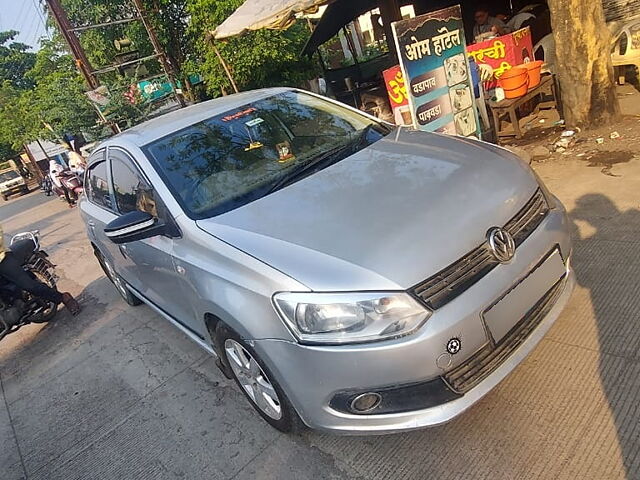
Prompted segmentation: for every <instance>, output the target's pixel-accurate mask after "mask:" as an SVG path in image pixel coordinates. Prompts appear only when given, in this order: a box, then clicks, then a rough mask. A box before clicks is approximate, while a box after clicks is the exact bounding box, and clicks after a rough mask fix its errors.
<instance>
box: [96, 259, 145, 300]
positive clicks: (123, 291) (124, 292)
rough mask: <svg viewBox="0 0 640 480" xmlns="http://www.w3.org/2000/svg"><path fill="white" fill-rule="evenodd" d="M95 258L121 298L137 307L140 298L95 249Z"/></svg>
mask: <svg viewBox="0 0 640 480" xmlns="http://www.w3.org/2000/svg"><path fill="white" fill-rule="evenodd" d="M94 253H95V255H96V258H97V259H98V263H100V267H102V271H103V272H104V274H105V275H106V276H107V278H108V279H109V280H110V281H111V283H113V286H114V287H116V290H117V291H118V293H119V294H120V296H121V297H122V299H123V300H124V301H125V302H127V303H128V304H129V305H131V306H132V307H137V306H138V305H141V304H142V300H140V299H139V298H138V297H136V296H135V295H134V294H133V293H131V290H129V288H128V287H127V282H125V280H124V279H123V278H122V277H121V276H120V275H118V273H117V272H116V271H115V270H114V268H113V266H112V265H111V263H109V261H108V260H107V259H106V258H104V256H103V255H102V254H101V253H100V252H99V251H98V250H95V252H94Z"/></svg>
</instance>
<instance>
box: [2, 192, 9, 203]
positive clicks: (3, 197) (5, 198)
mask: <svg viewBox="0 0 640 480" xmlns="http://www.w3.org/2000/svg"><path fill="white" fill-rule="evenodd" d="M8 199H9V196H8V195H4V194H3V195H2V200H4V201H5V202H6V201H7V200H8Z"/></svg>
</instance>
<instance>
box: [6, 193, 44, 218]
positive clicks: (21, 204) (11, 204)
mask: <svg viewBox="0 0 640 480" xmlns="http://www.w3.org/2000/svg"><path fill="white" fill-rule="evenodd" d="M55 199H56V197H55V196H54V195H51V196H50V197H47V196H46V195H45V194H44V193H42V190H40V189H39V188H36V189H35V190H33V191H32V192H31V193H29V194H27V195H20V196H17V195H12V196H11V197H9V200H7V201H6V202H4V201H1V202H0V221H2V220H6V219H8V218H10V217H13V216H14V215H17V214H18V213H20V212H25V211H27V210H29V209H31V208H33V207H36V206H38V205H44V204H46V203H48V202H51V201H52V200H55Z"/></svg>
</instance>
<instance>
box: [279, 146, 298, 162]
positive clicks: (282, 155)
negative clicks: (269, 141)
mask: <svg viewBox="0 0 640 480" xmlns="http://www.w3.org/2000/svg"><path fill="white" fill-rule="evenodd" d="M276 149H277V150H278V161H279V162H281V163H282V162H286V161H288V160H291V159H293V158H294V156H293V152H292V151H291V144H290V143H289V142H286V141H285V142H282V143H278V144H277V145H276Z"/></svg>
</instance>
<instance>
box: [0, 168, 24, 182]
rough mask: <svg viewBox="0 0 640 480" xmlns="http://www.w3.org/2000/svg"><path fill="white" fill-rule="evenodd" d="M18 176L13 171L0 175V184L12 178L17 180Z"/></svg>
mask: <svg viewBox="0 0 640 480" xmlns="http://www.w3.org/2000/svg"><path fill="white" fill-rule="evenodd" d="M19 176H20V175H19V174H18V172H16V171H15V170H11V171H10V172H3V173H0V182H8V181H9V180H13V179H14V178H18V177H19Z"/></svg>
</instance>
